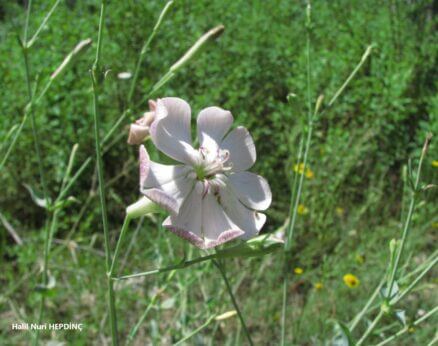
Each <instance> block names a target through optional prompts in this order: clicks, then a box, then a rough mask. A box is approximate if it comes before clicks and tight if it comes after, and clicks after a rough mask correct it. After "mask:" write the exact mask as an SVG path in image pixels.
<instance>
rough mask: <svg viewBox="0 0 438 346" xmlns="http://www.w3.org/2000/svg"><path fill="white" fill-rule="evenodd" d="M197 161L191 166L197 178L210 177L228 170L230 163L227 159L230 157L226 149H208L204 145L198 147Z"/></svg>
mask: <svg viewBox="0 0 438 346" xmlns="http://www.w3.org/2000/svg"><path fill="white" fill-rule="evenodd" d="M199 154H200V155H199V161H198V162H197V164H195V165H194V166H193V168H194V170H195V173H196V177H197V179H198V180H201V181H202V180H205V179H212V178H214V176H215V175H216V174H219V173H223V172H226V171H229V170H230V169H231V164H230V163H228V164H227V161H228V159H229V158H230V152H229V151H228V150H222V149H217V150H216V151H211V150H208V149H207V148H205V147H200V148H199Z"/></svg>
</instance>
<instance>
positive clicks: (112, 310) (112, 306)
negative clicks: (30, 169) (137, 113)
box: [91, 0, 118, 345]
mask: <svg viewBox="0 0 438 346" xmlns="http://www.w3.org/2000/svg"><path fill="white" fill-rule="evenodd" d="M105 10H106V0H102V2H101V7H100V18H99V32H98V36H97V49H96V59H95V60H94V63H93V67H92V70H91V82H92V87H93V118H94V138H95V149H96V162H97V177H98V181H99V199H100V207H101V213H102V225H103V233H104V241H105V262H106V275H107V283H108V305H109V315H110V327H111V341H112V344H113V345H118V335H117V316H116V302H115V300H116V297H115V294H114V287H113V281H112V280H111V277H110V275H109V273H110V268H111V250H110V241H109V229H108V228H109V227H108V212H107V207H106V198H105V180H104V175H103V173H104V170H103V160H102V152H101V144H100V135H99V130H100V119H99V111H98V94H99V92H98V88H99V86H98V77H97V74H98V73H99V72H98V70H99V63H100V57H101V52H102V42H103V40H102V37H103V27H104V24H105Z"/></svg>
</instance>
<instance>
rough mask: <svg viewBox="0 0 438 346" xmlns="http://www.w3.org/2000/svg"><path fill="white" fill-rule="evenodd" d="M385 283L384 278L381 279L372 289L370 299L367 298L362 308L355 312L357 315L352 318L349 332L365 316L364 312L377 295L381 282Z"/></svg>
mask: <svg viewBox="0 0 438 346" xmlns="http://www.w3.org/2000/svg"><path fill="white" fill-rule="evenodd" d="M384 283H385V280H384V279H383V280H382V281H380V283H379V285H378V286H377V287H376V289H375V290H374V292H373V294H372V295H371V297H370V299H368V302H367V303H366V304H365V306H364V307H363V309H362V310H361V311H360V312H359V313H358V314H357V316H356V317H355V318H354V319H353V321H352V322H351V326H350V332H352V331H353V330H354V329H355V328H356V327H357V325H358V324H359V322H360V320H361V319H362V318H363V317H364V316H365V314H366V313H367V312H368V309H369V308H370V306H371V304H373V302H374V300H376V298H377V297H378V295H379V292H380V289H381V288H382V286H383V284H384Z"/></svg>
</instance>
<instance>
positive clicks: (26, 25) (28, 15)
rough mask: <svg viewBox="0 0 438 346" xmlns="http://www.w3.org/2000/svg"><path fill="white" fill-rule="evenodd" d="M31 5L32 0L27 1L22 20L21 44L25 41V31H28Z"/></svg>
mask: <svg viewBox="0 0 438 346" xmlns="http://www.w3.org/2000/svg"><path fill="white" fill-rule="evenodd" d="M31 7H32V0H29V1H28V3H27V11H26V19H25V22H24V33H23V44H24V45H26V43H27V33H28V32H29V18H30V8H31Z"/></svg>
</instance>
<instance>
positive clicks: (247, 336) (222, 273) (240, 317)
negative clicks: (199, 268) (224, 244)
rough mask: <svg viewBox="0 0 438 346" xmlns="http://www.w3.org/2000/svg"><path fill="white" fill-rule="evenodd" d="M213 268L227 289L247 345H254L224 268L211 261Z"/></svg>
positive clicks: (218, 263) (218, 262)
mask: <svg viewBox="0 0 438 346" xmlns="http://www.w3.org/2000/svg"><path fill="white" fill-rule="evenodd" d="M213 263H214V264H215V266H216V267H217V268H218V269H219V271H220V273H221V275H222V278H223V279H224V282H225V286H226V287H227V291H228V294H229V295H230V298H231V301H232V303H233V306H234V309H236V311H237V315H238V316H239V319H240V323H241V324H242V328H243V330H244V332H245V335H246V338H247V339H248V342H249V344H250V345H251V346H252V345H254V343H253V341H252V339H251V334H250V333H249V330H248V327H247V326H246V323H245V319H244V318H243V315H242V312H241V311H240V308H239V305H238V304H237V301H236V298H235V297H234V293H233V289H232V288H231V285H230V282H229V281H228V278H227V275H226V272H225V268H224V266H223V264H222V263H221V262H220V261H216V260H213Z"/></svg>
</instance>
